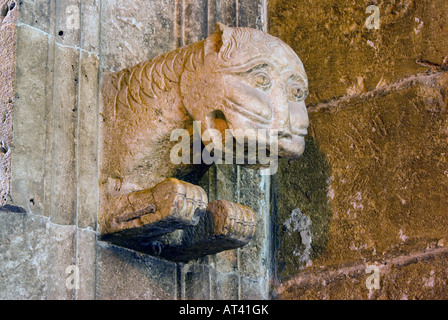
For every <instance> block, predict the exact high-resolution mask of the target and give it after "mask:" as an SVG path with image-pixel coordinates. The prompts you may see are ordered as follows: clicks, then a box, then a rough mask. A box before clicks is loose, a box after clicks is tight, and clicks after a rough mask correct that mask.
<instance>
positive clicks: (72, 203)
mask: <svg viewBox="0 0 448 320" xmlns="http://www.w3.org/2000/svg"><path fill="white" fill-rule="evenodd" d="M79 63H80V62H79V51H78V50H76V49H73V48H71V47H66V46H61V45H58V44H56V46H55V66H54V75H55V79H58V80H57V81H55V83H54V96H53V134H54V137H53V143H54V148H53V155H52V156H53V159H52V188H53V189H52V197H51V221H52V222H54V223H57V224H64V225H69V224H74V223H75V216H76V189H77V187H76V180H77V179H76V157H75V156H76V140H75V138H76V130H77V129H76V127H77V119H78V102H79V101H78V85H79V72H78V71H79Z"/></svg>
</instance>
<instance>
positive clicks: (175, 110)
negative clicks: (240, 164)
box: [99, 23, 308, 260]
mask: <svg viewBox="0 0 448 320" xmlns="http://www.w3.org/2000/svg"><path fill="white" fill-rule="evenodd" d="M101 90H102V102H101V116H102V123H101V138H100V141H101V149H100V212H99V230H100V234H102V237H103V239H105V240H107V241H112V242H114V243H117V244H120V245H124V246H128V247H132V248H134V249H137V250H140V251H144V252H149V253H151V252H152V251H154V242H153V241H152V240H153V239H155V238H157V237H160V236H162V235H164V234H165V235H166V234H169V233H171V232H173V231H175V230H179V229H180V230H181V229H185V230H187V229H188V228H191V227H192V226H195V225H197V224H198V221H199V220H200V218H201V217H202V218H201V219H205V220H207V221H208V224H207V228H205V229H206V230H205V229H204V228H202V229H201V230H202V231H201V232H192V233H195V234H197V233H199V235H196V236H195V237H196V238H195V240H194V241H193V240H191V239H190V240H188V241H187V240H185V239H184V240H179V241H180V242H182V244H183V246H184V247H183V248H184V249H183V250H184V251H182V250H180V249H179V243H178V244H177V245H170V244H164V245H163V249H162V247H160V246H157V247H156V249H155V251H157V252H156V253H157V254H161V255H162V256H164V255H163V254H162V252H164V253H166V256H167V257H168V258H170V259H172V260H188V259H190V258H191V257H192V254H193V252H194V253H195V254H193V256H200V255H204V254H209V253H214V252H218V251H222V250H226V249H230V248H234V247H238V246H241V245H244V244H245V243H247V242H248V241H249V240H250V238H251V237H252V236H253V234H254V230H255V215H254V213H253V211H252V210H251V209H250V208H248V207H246V206H243V205H240V204H236V203H231V202H229V201H224V200H216V201H213V202H210V203H208V200H207V195H206V193H205V191H204V190H203V189H202V188H201V187H199V186H197V185H194V184H193V183H192V182H194V181H197V179H198V178H199V177H200V176H201V175H202V174H203V173H204V172H205V171H206V170H207V168H208V165H204V164H203V163H202V164H192V163H180V164H174V163H173V161H171V159H170V152H171V150H172V148H173V146H174V145H175V144H176V143H177V141H172V139H170V137H171V133H172V132H173V130H176V129H179V128H180V129H184V130H186V131H187V132H189V133H191V134H192V135H193V131H194V130H195V128H194V125H195V124H196V125H197V124H198V123H199V124H200V128H197V129H201V130H202V131H206V130H209V129H213V130H212V131H211V132H215V133H216V132H217V133H223V134H222V136H224V131H225V130H234V129H254V130H259V129H266V135H258V136H257V137H256V139H257V142H258V143H260V142H263V143H265V144H264V145H266V146H267V147H266V148H268V149H269V146H270V145H271V144H272V142H273V141H274V139H276V141H278V147H277V148H276V156H278V157H284V158H297V157H298V156H300V155H301V154H302V153H303V151H304V146H305V142H304V141H305V140H304V136H305V135H306V134H307V127H308V115H307V110H306V106H305V102H304V101H305V98H306V96H307V93H308V81H307V77H306V74H305V70H304V68H303V65H302V62H301V61H300V59H299V58H298V57H297V55H296V54H295V53H294V51H293V50H292V49H291V48H290V47H289V46H288V45H286V44H285V43H284V42H282V41H281V40H280V39H278V38H275V37H273V36H271V35H269V34H266V33H264V32H261V31H258V30H255V29H251V28H231V27H227V26H225V25H223V24H219V23H218V24H217V27H216V30H215V32H214V33H212V34H211V35H209V36H208V37H207V38H206V39H205V40H203V41H200V42H197V43H193V44H191V45H188V46H185V47H182V48H179V49H176V50H173V51H170V52H168V53H165V54H163V55H161V56H158V57H156V58H154V59H151V60H148V61H145V62H142V63H140V64H138V65H136V66H134V67H131V68H127V69H124V70H121V71H119V72H116V73H110V74H107V75H106V76H104V77H103V79H102V89H101ZM234 138H238V137H234ZM261 140H264V141H261ZM246 143H248V141H247V139H246ZM191 144H193V141H191ZM227 152H228V151H227ZM224 153H225V152H224ZM224 153H223V154H224ZM255 167H262V165H261V164H257V165H255ZM204 217H205V218H204ZM204 230H205V231H204ZM186 233H188V232H186ZM190 233H191V232H190ZM179 241H178V242H179ZM187 242H188V243H189V246H190V247H189V248H187V249H185V243H187ZM170 250H171V251H170ZM181 251H182V252H181Z"/></svg>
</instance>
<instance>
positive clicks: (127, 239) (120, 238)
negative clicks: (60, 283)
mask: <svg viewBox="0 0 448 320" xmlns="http://www.w3.org/2000/svg"><path fill="white" fill-rule="evenodd" d="M139 195H140V196H139ZM121 200H122V201H123V202H125V203H126V205H125V206H124V207H125V208H127V209H126V210H125V211H124V212H123V214H121V215H118V216H116V217H115V218H114V220H113V223H112V225H113V228H114V229H112V232H110V233H107V234H104V235H102V236H101V239H102V240H103V241H108V242H111V243H114V244H116V245H119V246H122V247H126V248H130V249H133V250H136V251H139V252H143V253H147V254H150V255H153V256H159V257H161V258H164V259H167V260H171V261H175V262H187V261H189V260H192V259H197V258H200V257H203V256H206V255H209V254H215V253H218V252H221V251H224V250H230V249H235V248H239V247H242V246H244V245H246V244H247V243H248V242H249V241H250V240H251V239H252V237H253V236H254V234H255V230H256V229H255V226H256V221H255V213H254V212H253V211H252V210H251V209H250V208H249V207H247V206H244V205H241V204H237V203H232V202H230V201H226V200H215V201H212V202H210V203H207V195H206V194H205V192H204V190H203V189H202V188H200V187H198V186H195V185H193V184H190V183H186V182H183V181H180V180H177V179H175V178H169V179H166V180H164V181H162V182H161V183H158V184H157V185H156V186H155V187H153V188H151V189H149V190H145V191H142V192H138V193H136V194H131V195H126V196H123V197H122V198H121ZM176 230H178V231H182V232H178V233H175V232H174V231H176Z"/></svg>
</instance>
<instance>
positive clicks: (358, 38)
mask: <svg viewBox="0 0 448 320" xmlns="http://www.w3.org/2000/svg"><path fill="white" fill-rule="evenodd" d="M371 4H376V2H372V1H367V0H366V1H356V2H353V1H351V0H344V1H340V0H326V1H313V0H311V1H301V0H294V1H281V0H277V1H269V2H268V6H269V32H270V33H272V34H273V35H275V36H277V37H279V38H281V39H283V40H284V41H285V42H286V43H288V44H289V45H291V46H292V47H293V49H294V50H295V51H296V52H297V54H298V55H299V57H300V58H301V59H302V61H303V63H304V65H305V67H306V68H307V73H308V77H309V81H310V93H311V94H310V99H308V100H307V103H308V104H316V103H319V102H323V101H327V100H331V99H332V98H334V97H340V96H344V95H351V94H354V93H359V92H365V91H370V90H372V89H375V88H376V87H379V86H384V85H386V84H390V83H392V82H395V81H397V80H400V79H402V78H405V77H407V76H410V75H413V74H415V73H419V72H424V71H425V70H426V69H429V68H428V67H425V66H422V65H419V64H418V63H416V60H417V59H420V60H426V61H429V62H432V63H435V64H441V63H442V61H443V59H444V57H445V56H447V55H448V52H447V46H448V42H447V41H448V40H447V38H446V37H443V36H441V35H442V34H446V33H447V25H446V24H445V23H444V21H445V19H446V15H447V12H448V4H447V2H446V1H444V0H426V1H413V0H401V1H381V2H378V7H379V9H380V28H379V29H367V28H366V27H365V23H366V20H367V18H368V17H369V15H370V14H367V13H366V8H367V6H369V5H371Z"/></svg>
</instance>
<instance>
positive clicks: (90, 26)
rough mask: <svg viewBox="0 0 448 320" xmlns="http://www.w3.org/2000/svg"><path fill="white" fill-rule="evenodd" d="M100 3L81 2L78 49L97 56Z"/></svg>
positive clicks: (91, 0) (95, 1)
mask: <svg viewBox="0 0 448 320" xmlns="http://www.w3.org/2000/svg"><path fill="white" fill-rule="evenodd" d="M100 10H101V7H100V1H99V0H87V1H82V2H81V44H80V47H81V48H82V49H84V50H87V51H89V52H92V53H95V54H96V55H99V50H100Z"/></svg>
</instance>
